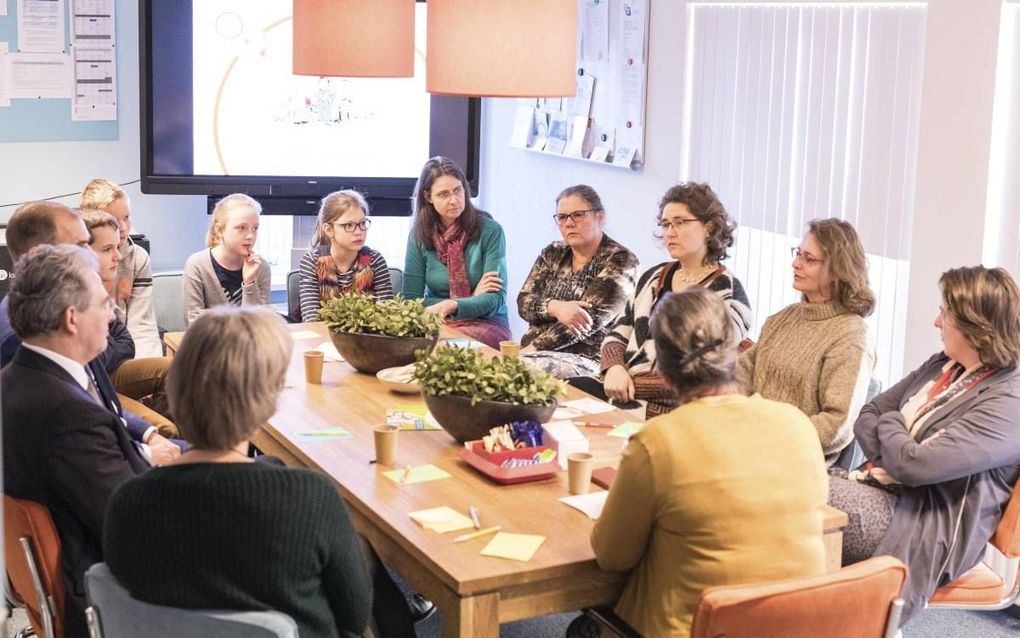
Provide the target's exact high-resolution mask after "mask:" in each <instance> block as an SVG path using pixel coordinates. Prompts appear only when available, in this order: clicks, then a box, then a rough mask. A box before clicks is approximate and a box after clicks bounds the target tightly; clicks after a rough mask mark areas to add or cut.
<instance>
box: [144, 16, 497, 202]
mask: <svg viewBox="0 0 1020 638" xmlns="http://www.w3.org/2000/svg"><path fill="white" fill-rule="evenodd" d="M425 11H426V4H425V3H424V2H418V3H417V4H416V25H415V64H414V69H415V75H414V77H413V78H337V77H328V78H319V77H309V76H298V75H294V74H293V73H292V46H293V24H292V19H291V12H292V2H291V0H258V1H252V0H248V1H246V2H237V1H236V0H142V2H141V6H140V12H139V16H140V21H141V24H140V33H141V44H140V55H141V61H140V64H141V66H140V68H141V82H140V84H141V92H142V93H141V100H140V103H141V118H140V119H141V127H142V131H141V182H142V192H145V193H161V194H168V193H169V194H172V193H178V194H191V195H207V196H209V197H210V199H214V198H217V197H219V196H222V195H226V194H228V193H234V192H244V193H248V194H249V195H252V196H254V197H256V198H258V199H259V200H260V201H262V203H263V207H264V209H265V210H266V212H281V213H293V214H306V213H312V212H314V211H315V210H316V206H317V200H318V199H319V198H321V197H322V196H324V195H326V194H327V193H329V192H332V191H334V190H339V189H341V188H354V189H357V190H359V191H361V192H362V193H363V194H365V195H366V196H367V197H368V198H369V200H370V201H371V202H372V206H373V212H374V213H376V214H408V213H409V212H410V206H409V199H410V197H411V193H412V190H413V187H414V182H415V180H416V178H417V177H418V174H419V172H420V170H421V167H422V164H424V162H425V161H426V160H427V159H428V158H429V157H432V156H435V155H444V156H447V157H449V158H451V159H453V160H454V161H455V162H457V163H458V164H459V165H460V166H461V167H462V168H463V169H464V171H465V173H466V174H467V176H468V180H469V181H470V182H471V185H472V188H473V190H474V191H475V192H476V193H477V188H478V139H479V122H480V104H479V100H478V99H477V98H457V97H448V96H432V95H430V94H429V93H427V92H426V91H425V57H424V56H425ZM336 37H338V38H341V37H343V34H340V33H338V34H337V36H336Z"/></svg>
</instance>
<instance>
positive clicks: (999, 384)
mask: <svg viewBox="0 0 1020 638" xmlns="http://www.w3.org/2000/svg"><path fill="white" fill-rule="evenodd" d="M948 361H949V358H948V357H947V356H946V355H945V354H943V353H939V354H936V355H935V356H933V357H931V358H930V359H928V361H926V362H925V363H924V364H923V365H922V366H921V367H920V368H918V369H917V370H914V371H913V372H911V373H910V374H908V375H907V376H906V378H904V379H903V380H902V381H900V382H899V383H897V384H896V385H894V386H893V387H891V388H889V390H888V391H886V392H883V393H882V394H880V395H878V396H877V397H875V399H874V400H873V401H872V402H871V403H869V404H867V405H866V406H864V408H863V409H862V410H861V415H860V417H858V419H857V422H856V423H855V424H854V434H855V435H856V436H857V440H858V441H859V442H860V444H861V446H862V447H863V448H864V452H865V454H866V455H867V456H868V458H869V459H871V460H872V461H873V462H874V463H875V464H876V465H878V466H880V467H882V468H884V469H886V470H887V471H888V472H889V473H890V474H891V475H892V476H894V477H895V478H896V479H897V480H899V481H901V482H902V483H903V484H904V490H903V493H902V495H901V496H900V497H899V499H898V500H897V502H896V507H895V509H894V511H893V516H892V521H891V522H890V524H889V529H888V530H886V533H885V536H884V537H883V538H882V541H881V542H880V543H879V545H878V548H877V549H876V551H875V554H876V555H882V554H888V555H891V556H895V557H896V558H898V559H900V560H902V561H903V562H904V563H906V565H907V568H908V570H909V571H908V575H907V581H906V583H905V584H904V586H903V598H904V600H905V601H906V607H905V609H904V622H906V620H907V619H909V618H910V617H911V615H912V614H914V613H915V612H917V611H918V610H920V609H921V608H923V607H924V604H925V602H926V601H927V600H928V598H930V597H931V594H932V592H934V591H935V589H936V588H938V587H939V586H941V585H944V584H946V583H948V582H950V581H953V580H955V579H956V578H958V577H960V576H962V575H963V574H964V573H965V572H966V571H967V570H969V569H970V568H972V567H973V566H974V565H976V564H977V563H978V562H979V561H980V560H981V558H982V556H984V552H985V544H986V543H987V542H988V539H989V538H991V536H992V534H993V533H994V531H995V527H996V525H998V522H999V519H1001V518H1002V512H1003V510H1004V509H1005V507H1006V503H1007V502H1008V501H1009V498H1010V496H1011V494H1012V492H1013V485H1014V484H1015V483H1016V481H1017V477H1018V475H1020V368H1013V369H1010V370H1005V369H1004V370H999V371H997V372H995V373H994V374H992V375H990V376H988V377H986V378H985V379H983V380H981V381H980V382H978V384H977V385H975V386H974V387H973V388H971V389H970V390H968V391H967V392H966V393H964V394H963V395H961V396H960V397H958V398H957V399H955V400H954V401H951V402H950V403H949V404H947V405H945V406H943V407H941V408H939V409H937V410H935V411H934V412H932V414H931V415H930V416H929V417H928V420H927V421H926V422H925V423H924V425H923V426H922V427H921V429H920V430H918V432H917V433H916V435H915V436H913V437H911V436H910V433H909V432H908V431H907V428H906V423H905V420H904V418H903V413H902V412H900V410H901V409H902V407H903V406H904V405H905V404H906V402H907V400H908V399H909V398H910V397H911V396H913V395H914V394H916V393H917V391H918V390H920V389H921V387H922V386H924V384H925V383H927V382H928V381H931V380H932V379H934V378H936V377H937V376H938V375H939V374H941V370H942V366H944V365H945V364H946V363H947V362H948ZM937 433H938V434H939V436H938V437H937V438H935V435H936V434H937Z"/></svg>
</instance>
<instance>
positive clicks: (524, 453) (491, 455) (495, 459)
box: [471, 441, 549, 465]
mask: <svg viewBox="0 0 1020 638" xmlns="http://www.w3.org/2000/svg"><path fill="white" fill-rule="evenodd" d="M548 449H549V446H548V445H535V446H532V447H522V448H518V449H515V450H502V451H500V452H486V451H485V444H484V443H482V442H481V441H471V451H472V452H474V453H475V454H477V455H478V456H480V457H482V458H483V459H485V460H486V461H488V462H489V463H492V464H493V465H503V461H505V460H507V459H530V458H531V457H533V456H535V455H536V454H538V453H540V452H544V451H546V450H548Z"/></svg>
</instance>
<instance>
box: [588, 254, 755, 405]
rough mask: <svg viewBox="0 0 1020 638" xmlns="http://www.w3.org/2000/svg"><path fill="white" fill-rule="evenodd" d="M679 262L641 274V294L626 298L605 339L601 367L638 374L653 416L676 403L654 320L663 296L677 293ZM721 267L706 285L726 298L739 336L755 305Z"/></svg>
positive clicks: (639, 393) (637, 387)
mask: <svg viewBox="0 0 1020 638" xmlns="http://www.w3.org/2000/svg"><path fill="white" fill-rule="evenodd" d="M679 267H680V262H678V261H670V262H666V263H663V264H659V265H658V266H655V267H654V268H651V269H650V270H648V271H647V272H645V273H644V274H643V275H641V278H640V279H638V284H637V294H636V295H635V296H634V298H633V299H632V300H631V301H629V302H628V303H627V307H626V309H625V310H624V312H623V314H622V315H620V318H619V319H617V320H616V323H614V324H613V327H612V328H611V329H610V330H609V334H607V335H606V338H605V341H603V342H602V372H603V373H605V371H606V370H608V369H609V368H611V367H612V366H614V365H622V366H624V367H625V368H627V371H628V372H629V373H630V376H631V377H632V378H633V379H634V394H635V398H637V399H644V400H647V401H649V405H648V414H649V415H650V416H652V415H655V414H661V413H663V412H667V411H669V409H671V408H672V407H674V406H676V405H677V403H676V397H675V395H674V393H673V389H672V388H671V387H670V386H669V385H668V384H667V383H666V381H665V380H664V379H662V378H661V377H660V376H659V374H658V373H656V372H655V341H654V340H653V339H652V334H651V329H650V326H649V320H650V318H651V316H652V311H653V310H654V309H655V305H656V304H657V303H658V302H659V300H660V299H662V297H663V296H664V295H665V293H668V292H673V275H674V274H676V271H677V270H678V269H679ZM720 268H721V272H719V274H718V275H717V276H715V277H714V278H713V279H711V280H710V281H708V283H707V288H708V289H709V290H712V291H714V292H716V293H717V294H718V295H719V296H720V297H722V298H723V300H724V301H725V302H726V306H727V309H728V310H729V315H730V321H731V322H732V323H733V328H734V330H735V331H736V334H737V339H738V340H740V339H743V338H744V337H745V336H747V332H748V330H750V328H751V306H750V303H749V302H748V300H747V294H746V293H745V292H744V287H743V285H741V283H740V280H739V279H737V278H736V277H734V276H733V275H731V274H730V273H729V272H728V271H727V270H726V269H725V267H724V266H720Z"/></svg>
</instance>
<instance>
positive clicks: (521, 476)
mask: <svg viewBox="0 0 1020 638" xmlns="http://www.w3.org/2000/svg"><path fill="white" fill-rule="evenodd" d="M542 447H544V446H540V447H534V448H525V449H524V450H514V451H513V452H506V454H507V455H512V454H514V453H515V452H526V453H527V454H525V455H524V456H525V457H526V458H527V457H531V456H533V455H534V454H535V452H536V451H541V449H542ZM460 458H462V459H464V461H465V462H466V463H467V464H468V465H470V466H471V467H473V468H475V469H476V470H478V471H479V472H481V473H482V474H484V475H486V476H488V477H489V478H491V479H492V480H493V481H495V482H497V483H501V484H503V485H512V484H514V483H527V482H529V481H543V480H545V479H547V478H551V477H553V476H555V475H556V473H557V472H559V471H560V464H559V463H557V462H556V461H555V460H554V461H551V462H549V463H536V464H535V465H523V466H520V467H500V466H499V465H496V464H494V463H490V462H489V461H487V460H485V458H483V457H481V456H479V455H478V454H476V453H475V452H474V451H473V450H469V449H467V448H461V449H460ZM501 462H502V461H501Z"/></svg>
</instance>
